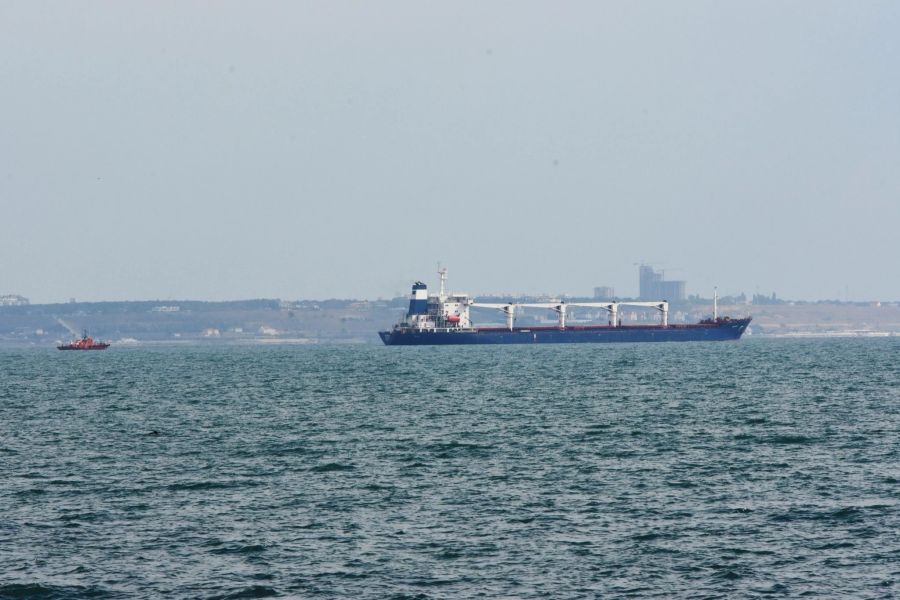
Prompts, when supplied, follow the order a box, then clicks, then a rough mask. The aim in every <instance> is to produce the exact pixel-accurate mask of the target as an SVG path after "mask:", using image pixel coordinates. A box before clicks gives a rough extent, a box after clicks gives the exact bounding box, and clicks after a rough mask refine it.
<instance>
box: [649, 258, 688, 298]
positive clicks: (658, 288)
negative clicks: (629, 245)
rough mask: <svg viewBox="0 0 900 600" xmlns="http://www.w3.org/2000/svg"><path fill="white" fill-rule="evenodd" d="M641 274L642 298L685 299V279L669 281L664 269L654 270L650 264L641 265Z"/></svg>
mask: <svg viewBox="0 0 900 600" xmlns="http://www.w3.org/2000/svg"><path fill="white" fill-rule="evenodd" d="M639 274H640V289H641V293H640V297H641V300H668V301H670V302H672V301H677V300H684V298H685V294H684V287H685V282H684V281H667V280H665V279H663V275H664V274H663V272H662V271H654V270H653V267H651V266H649V265H641V268H640V271H639Z"/></svg>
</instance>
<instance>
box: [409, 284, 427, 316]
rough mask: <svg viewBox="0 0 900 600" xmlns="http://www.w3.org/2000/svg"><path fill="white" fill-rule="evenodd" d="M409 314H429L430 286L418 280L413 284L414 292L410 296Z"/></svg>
mask: <svg viewBox="0 0 900 600" xmlns="http://www.w3.org/2000/svg"><path fill="white" fill-rule="evenodd" d="M407 314H408V315H409V316H412V315H427V314H428V286H427V285H425V284H424V283H422V282H421V281H417V282H415V283H414V284H413V286H412V294H411V295H410V297H409V312H408V313H407Z"/></svg>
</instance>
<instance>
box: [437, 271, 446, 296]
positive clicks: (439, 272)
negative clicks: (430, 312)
mask: <svg viewBox="0 0 900 600" xmlns="http://www.w3.org/2000/svg"><path fill="white" fill-rule="evenodd" d="M438 275H440V276H441V291H440V299H441V301H442V302H443V300H444V298H445V294H444V284H445V283H446V282H447V267H442V266H441V263H438Z"/></svg>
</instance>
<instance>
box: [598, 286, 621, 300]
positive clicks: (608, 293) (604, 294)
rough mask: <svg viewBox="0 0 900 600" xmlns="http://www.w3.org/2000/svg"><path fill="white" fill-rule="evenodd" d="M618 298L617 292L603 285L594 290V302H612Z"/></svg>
mask: <svg viewBox="0 0 900 600" xmlns="http://www.w3.org/2000/svg"><path fill="white" fill-rule="evenodd" d="M615 297H616V290H614V289H613V288H611V287H609V286H605V285H602V286H600V287H595V288H594V300H612V299H613V298H615Z"/></svg>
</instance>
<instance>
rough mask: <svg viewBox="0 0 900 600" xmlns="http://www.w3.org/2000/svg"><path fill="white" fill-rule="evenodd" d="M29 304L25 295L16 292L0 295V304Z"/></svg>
mask: <svg viewBox="0 0 900 600" xmlns="http://www.w3.org/2000/svg"><path fill="white" fill-rule="evenodd" d="M28 304H31V303H30V302H29V301H28V298H26V297H25V296H19V295H18V294H7V295H5V296H0V306H26V305H28Z"/></svg>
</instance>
